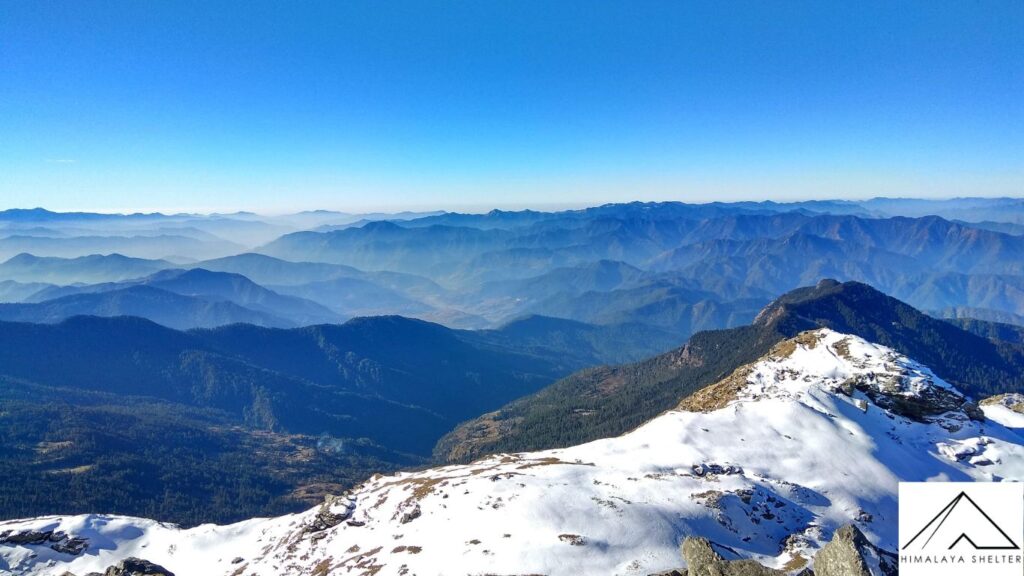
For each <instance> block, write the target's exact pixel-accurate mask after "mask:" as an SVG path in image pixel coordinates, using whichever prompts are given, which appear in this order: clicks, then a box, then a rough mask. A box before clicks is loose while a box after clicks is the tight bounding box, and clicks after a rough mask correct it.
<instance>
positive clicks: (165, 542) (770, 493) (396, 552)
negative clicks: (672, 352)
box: [0, 330, 1024, 576]
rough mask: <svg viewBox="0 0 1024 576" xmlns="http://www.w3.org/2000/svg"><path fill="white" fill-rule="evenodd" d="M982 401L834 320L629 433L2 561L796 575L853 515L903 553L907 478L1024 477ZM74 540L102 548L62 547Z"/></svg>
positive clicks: (1016, 423) (269, 569) (1016, 435)
mask: <svg viewBox="0 0 1024 576" xmlns="http://www.w3.org/2000/svg"><path fill="white" fill-rule="evenodd" d="M964 406H965V403H964V399H963V398H962V397H961V396H960V395H959V394H958V393H957V392H956V391H955V390H954V389H953V388H952V387H951V386H949V385H948V384H947V383H945V382H943V381H942V380H941V379H939V378H938V377H936V376H935V375H934V374H932V373H931V371H930V370H929V369H928V368H926V367H924V366H921V365H919V364H917V363H915V362H913V361H911V360H908V359H907V358H904V357H902V356H900V355H898V354H896V353H895V352H893V351H892V350H890V349H888V348H885V347H882V346H876V345H873V344H871V343H868V342H865V341H864V340H861V339H859V338H857V337H852V336H846V335H842V334H838V333H835V332H831V331H828V330H819V331H816V332H812V333H805V334H802V335H800V336H798V337H797V338H795V339H793V340H789V341H786V342H783V343H782V344H780V345H779V346H778V347H776V349H775V350H773V352H772V353H771V354H769V355H768V356H766V357H765V358H763V359H762V360H760V361H758V362H756V363H754V364H751V365H749V366H746V367H743V368H741V369H739V370H737V371H736V373H734V374H733V376H731V377H730V378H727V379H726V380H724V381H723V382H722V383H720V384H716V385H715V386H713V387H710V388H708V389H706V390H704V391H702V392H701V393H699V394H698V395H696V396H694V397H693V398H691V399H689V400H688V401H687V402H684V403H683V404H682V407H681V409H680V410H676V411H672V412H668V413H666V414H663V415H662V416H660V417H658V418H656V419H654V420H653V421H651V422H649V423H647V424H646V425H644V426H642V427H641V428H639V429H637V430H635V431H634V432H632V433H629V434H626V435H624V436H621V437H618V438H611V439H606V440H599V441H596V442H592V443H589V444H585V445H582V446H576V447H573V448H568V449H562V450H550V451H546V452H537V453H524V454H511V455H498V456H494V457H490V458H487V459H484V460H481V461H478V462H475V463H472V464H469V465H465V466H447V467H443V468H435V469H431V470H426V471H423V472H416V473H403V474H397V475H394V476H375V477H374V478H372V479H370V480H369V481H367V482H366V483H364V484H363V485H361V486H359V487H357V488H356V489H354V490H353V491H352V492H351V493H350V494H347V495H344V496H342V497H339V498H337V499H335V500H333V501H330V502H327V503H325V505H324V506H322V507H320V508H317V509H313V510H310V511H308V512H305V513H302V514H295V515H290V516H283V517H279V518H272V519H256V520H250V521H247V522H242V523H239V524H235V525H231V526H212V525H207V526H200V527H197V528H193V529H190V530H178V529H176V528H175V527H174V526H171V525H166V524H160V523H156V522H152V521H149V520H141V519H135V518H124V517H111V516H98V515H88V516H75V517H50V518H37V519H33V520H24V521H12V522H4V523H0V535H2V534H3V533H4V532H8V538H9V536H10V535H11V534H22V535H23V534H26V533H29V532H35V533H36V536H35V539H36V540H39V539H40V538H44V540H43V541H42V542H36V543H22V544H11V543H8V544H2V545H0V573H8V572H9V573H13V574H53V575H57V574H64V573H65V572H66V571H70V572H72V573H74V574H77V575H79V576H81V575H84V574H87V573H89V572H93V571H97V572H102V571H103V570H104V569H106V568H107V567H108V566H110V565H112V564H114V563H115V562H116V561H117V560H119V559H122V558H125V557H129V556H135V557H140V558H145V559H147V560H150V561H152V562H155V563H157V564H160V565H162V566H164V567H166V568H168V569H169V570H171V571H172V572H175V573H176V574H178V575H179V576H182V575H197V576H198V575H206V574H209V575H227V574H238V575H242V574H245V575H248V574H259V575H267V576H270V575H278V574H326V573H330V574H349V573H351V574H380V575H382V576H383V575H387V574H419V575H421V576H422V575H429V574H486V573H504V574H552V575H567V576H568V575H576V574H597V575H599V574H609V575H611V574H637V575H645V574H651V573H653V572H657V571H661V570H667V569H671V568H677V567H679V565H680V564H681V561H680V559H679V544H680V541H681V540H682V538H683V537H685V536H688V535H699V536H703V537H705V538H708V539H709V540H711V541H713V542H715V543H717V544H720V545H724V546H728V547H729V548H731V549H733V550H735V551H736V552H737V553H738V554H740V555H741V556H744V557H748V558H755V559H757V560H760V561H761V562H763V563H765V564H767V565H770V566H774V567H777V568H784V569H786V570H789V571H797V570H799V569H800V568H802V567H803V566H805V565H806V563H807V561H808V560H809V559H810V558H812V557H813V556H814V553H815V552H816V551H817V550H818V549H820V547H821V546H822V545H823V544H824V543H826V542H827V541H828V540H829V539H830V538H831V536H832V533H833V532H834V531H835V530H836V529H837V528H838V527H840V526H841V525H843V524H847V523H854V524H855V525H856V526H858V527H859V528H860V529H861V530H862V531H863V532H864V533H865V534H866V535H867V536H868V537H869V539H870V540H872V541H873V542H874V543H875V544H877V545H879V546H881V547H882V548H886V549H889V550H893V549H895V548H896V539H897V534H896V531H897V522H896V511H897V507H896V494H897V483H898V482H899V481H901V480H904V481H925V480H940V479H941V480H960V481H964V480H967V481H970V480H977V481H999V480H1024V430H1021V429H1020V427H1021V426H1022V425H1024V422H1022V420H1024V418H1022V417H1021V414H1019V413H1018V412H1015V411H1014V410H1013V409H1011V405H1010V403H1008V402H994V403H990V404H987V405H985V406H983V409H984V411H985V412H984V414H985V416H987V417H988V418H987V419H986V418H984V417H983V416H982V414H981V412H980V411H978V410H977V409H976V408H972V406H973V405H971V404H966V408H964ZM972 416H973V418H972ZM1015 428H1016V429H1015ZM47 533H49V535H48V536H47ZM21 539H22V540H26V538H25V537H22V538H21ZM69 539H76V540H72V542H74V543H78V542H81V543H83V544H84V550H83V551H81V552H80V553H78V554H75V553H74V552H75V550H68V547H67V546H66V545H60V544H57V545H56V546H54V545H53V544H54V543H59V542H65V543H67V542H68V541H69ZM77 539H81V540H77ZM28 540H31V538H28ZM54 548H60V549H62V550H63V551H58V550H54Z"/></svg>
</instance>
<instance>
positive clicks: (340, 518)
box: [307, 494, 356, 532]
mask: <svg viewBox="0 0 1024 576" xmlns="http://www.w3.org/2000/svg"><path fill="white" fill-rule="evenodd" d="M355 508H356V505H355V500H354V499H353V498H352V497H351V496H350V495H348V494H342V495H341V496H334V495H331V494H328V495H327V496H325V497H324V503H323V504H321V505H320V509H319V510H317V513H316V516H314V517H313V521H312V522H311V523H310V525H309V526H308V527H307V529H308V530H309V531H310V532H320V531H321V530H327V529H328V528H334V527H335V526H337V525H338V524H341V523H342V522H344V521H345V520H348V519H349V518H350V517H351V516H352V511H353V510H355Z"/></svg>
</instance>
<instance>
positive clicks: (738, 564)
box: [682, 538, 786, 576]
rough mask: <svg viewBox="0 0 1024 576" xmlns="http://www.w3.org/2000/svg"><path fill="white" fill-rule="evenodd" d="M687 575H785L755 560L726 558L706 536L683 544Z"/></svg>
mask: <svg viewBox="0 0 1024 576" xmlns="http://www.w3.org/2000/svg"><path fill="white" fill-rule="evenodd" d="M682 552H683V559H684V560H686V576H785V574H786V573H785V572H782V571H779V570H773V569H771V568H767V567H765V566H762V565H761V564H759V563H758V562H757V561H755V560H726V559H725V558H723V557H722V555H721V554H719V553H718V552H717V551H715V549H714V547H713V546H712V544H711V542H710V541H709V540H708V539H706V538H687V539H685V540H683V545H682Z"/></svg>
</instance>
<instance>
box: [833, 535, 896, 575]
mask: <svg viewBox="0 0 1024 576" xmlns="http://www.w3.org/2000/svg"><path fill="white" fill-rule="evenodd" d="M814 574H815V575H816V576H895V575H896V574H897V558H896V555H895V554H893V553H891V552H887V551H885V550H882V549H881V548H879V547H877V546H875V545H874V544H872V543H871V542H869V541H868V539H867V537H865V536H864V533H862V532H861V531H860V530H859V529H857V527H856V526H854V525H852V524H847V525H846V526H843V527H842V528H840V529H838V530H836V533H835V534H834V535H833V536H832V541H831V542H829V543H828V544H826V545H825V546H824V547H823V548H822V549H821V550H819V551H818V553H817V554H816V555H815V556H814Z"/></svg>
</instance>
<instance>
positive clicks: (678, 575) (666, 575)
mask: <svg viewBox="0 0 1024 576" xmlns="http://www.w3.org/2000/svg"><path fill="white" fill-rule="evenodd" d="M647 576H687V574H686V568H679V569H678V570H666V571H664V572H655V573H654V574H648V575H647Z"/></svg>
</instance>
